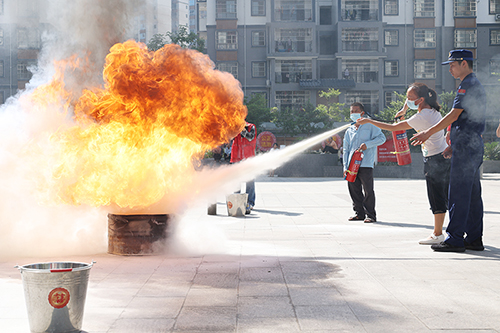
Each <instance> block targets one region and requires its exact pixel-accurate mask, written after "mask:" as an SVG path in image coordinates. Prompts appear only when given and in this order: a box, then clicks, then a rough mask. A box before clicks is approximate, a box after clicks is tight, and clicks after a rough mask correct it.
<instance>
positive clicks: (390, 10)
mask: <svg viewBox="0 0 500 333" xmlns="http://www.w3.org/2000/svg"><path fill="white" fill-rule="evenodd" d="M398 12H399V9H398V0H384V15H398V14H399V13H398Z"/></svg>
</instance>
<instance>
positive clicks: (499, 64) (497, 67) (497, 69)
mask: <svg viewBox="0 0 500 333" xmlns="http://www.w3.org/2000/svg"><path fill="white" fill-rule="evenodd" d="M474 63H476V62H474ZM490 75H495V76H498V75H500V59H491V60H490Z"/></svg>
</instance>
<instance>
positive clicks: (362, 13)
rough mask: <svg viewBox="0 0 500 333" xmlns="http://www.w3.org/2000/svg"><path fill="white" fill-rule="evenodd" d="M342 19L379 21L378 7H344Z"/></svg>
mask: <svg viewBox="0 0 500 333" xmlns="http://www.w3.org/2000/svg"><path fill="white" fill-rule="evenodd" d="M341 20H342V21H378V9H344V10H343V11H341Z"/></svg>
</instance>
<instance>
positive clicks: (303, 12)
mask: <svg viewBox="0 0 500 333" xmlns="http://www.w3.org/2000/svg"><path fill="white" fill-rule="evenodd" d="M274 20H275V21H287V22H307V21H312V10H311V9H276V10H274Z"/></svg>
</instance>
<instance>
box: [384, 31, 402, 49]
mask: <svg viewBox="0 0 500 333" xmlns="http://www.w3.org/2000/svg"><path fill="white" fill-rule="evenodd" d="M398 45H399V31H398V30H384V46H398Z"/></svg>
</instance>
